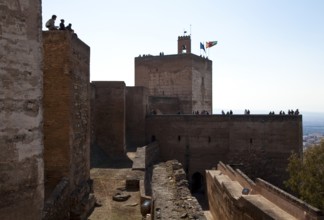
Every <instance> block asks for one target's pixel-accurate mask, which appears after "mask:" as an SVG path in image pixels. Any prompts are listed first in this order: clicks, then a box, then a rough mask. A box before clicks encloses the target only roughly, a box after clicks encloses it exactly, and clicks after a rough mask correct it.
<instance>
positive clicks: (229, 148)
mask: <svg viewBox="0 0 324 220" xmlns="http://www.w3.org/2000/svg"><path fill="white" fill-rule="evenodd" d="M146 122H147V123H146V140H147V142H150V141H151V140H152V139H155V140H157V141H158V142H159V144H160V149H161V156H162V159H163V160H169V159H177V160H179V162H181V163H182V164H183V167H184V169H185V171H186V172H187V174H188V175H189V178H190V177H191V176H192V174H193V173H195V172H200V173H201V174H204V170H205V169H211V168H212V167H213V166H214V165H215V163H217V162H218V161H225V162H226V163H229V164H233V165H236V166H237V167H239V168H240V169H242V170H243V171H244V172H246V173H247V174H248V175H249V176H251V178H254V177H261V178H263V179H266V180H268V181H269V182H271V183H273V184H275V185H279V186H282V181H283V180H284V179H286V177H287V173H286V171H285V169H286V166H287V158H288V157H289V155H290V153H291V151H296V152H301V149H302V117H301V116H288V115H286V116H279V115H274V116H268V115H232V116H227V115H224V116H223V115H151V116H148V117H147V120H146Z"/></svg>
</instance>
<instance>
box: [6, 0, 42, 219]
mask: <svg viewBox="0 0 324 220" xmlns="http://www.w3.org/2000/svg"><path fill="white" fill-rule="evenodd" d="M0 14H1V19H0V121H1V123H0V150H1V153H0V177H1V178H0V196H1V199H0V219H6V220H11V219H12V220H16V219H41V214H42V209H43V201H44V194H43V191H44V185H43V184H44V179H43V172H44V167H43V158H42V154H43V133H42V132H43V131H42V130H43V129H42V120H43V107H42V80H43V73H42V44H41V43H42V35H41V1H39V0H20V1H11V0H4V1H1V3H0Z"/></svg>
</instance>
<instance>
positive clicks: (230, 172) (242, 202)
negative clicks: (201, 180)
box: [206, 163, 324, 220]
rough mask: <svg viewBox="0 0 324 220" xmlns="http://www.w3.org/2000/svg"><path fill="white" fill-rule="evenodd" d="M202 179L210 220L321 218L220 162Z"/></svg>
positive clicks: (291, 198) (318, 212)
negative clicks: (212, 218) (212, 219)
mask: <svg viewBox="0 0 324 220" xmlns="http://www.w3.org/2000/svg"><path fill="white" fill-rule="evenodd" d="M206 180H207V196H208V203H209V209H210V212H211V213H212V216H213V217H214V219H225V220H226V219H229V220H230V219H242V220H243V219H248V220H250V219H313V220H315V219H324V215H323V213H322V212H321V211H320V210H318V209H316V208H314V207H312V206H310V205H308V204H307V203H305V202H303V201H301V200H299V199H297V198H296V197H294V196H292V195H290V194H288V193H286V192H284V191H283V190H281V189H279V188H277V187H275V186H273V185H271V184H270V183H268V182H266V181H264V180H262V179H257V180H256V181H255V182H253V181H252V180H251V179H249V178H248V177H247V176H246V175H245V174H244V173H242V172H241V171H240V170H238V169H237V170H234V169H233V168H232V167H230V166H228V165H224V164H223V163H219V164H218V166H217V170H207V171H206ZM243 189H244V190H245V192H244V193H243Z"/></svg>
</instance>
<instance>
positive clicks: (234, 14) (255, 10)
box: [42, 0, 324, 113]
mask: <svg viewBox="0 0 324 220" xmlns="http://www.w3.org/2000/svg"><path fill="white" fill-rule="evenodd" d="M42 4H43V27H44V24H45V22H46V21H47V20H48V19H49V18H50V17H51V15H52V14H56V15H57V16H58V19H57V21H56V25H58V24H59V20H60V19H62V18H63V19H65V22H66V23H72V28H73V29H74V30H75V32H76V33H77V34H78V36H79V38H80V39H81V40H82V41H84V42H85V43H86V44H88V45H89V46H90V47H91V81H101V80H107V81H125V83H126V85H127V86H133V85H134V57H136V56H138V55H139V54H152V55H158V54H159V53H160V52H164V54H165V55H167V54H176V53H177V38H178V36H179V35H182V34H183V31H184V30H186V31H187V32H188V33H189V32H190V25H191V39H192V52H193V53H195V54H198V55H199V54H200V49H199V43H200V42H205V41H213V40H217V41H218V45H216V46H214V47H212V48H211V49H210V51H209V58H210V59H211V60H212V61H213V108H214V109H224V110H229V109H235V110H236V109H239V112H234V113H243V111H244V109H250V110H251V113H253V111H255V112H256V111H258V110H263V111H264V112H268V111H270V110H274V111H279V110H285V111H287V109H296V108H299V110H300V111H301V112H303V111H312V112H324V98H323V95H324V1H323V0H302V1H301V0H244V1H242V0H231V1H227V0H226V1H225V0H201V1H197V0H186V1H185V0H160V1H157V0H137V1H134V0H128V1H125V0H115V1H112V0H91V1H89V0H68V1H66V0H64V1H63V0H55V1H53V0H43V1H42ZM214 113H219V112H214Z"/></svg>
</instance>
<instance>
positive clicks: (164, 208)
mask: <svg viewBox="0 0 324 220" xmlns="http://www.w3.org/2000/svg"><path fill="white" fill-rule="evenodd" d="M188 185H189V184H188V181H187V180H186V173H185V171H184V170H183V168H182V165H181V164H180V163H179V162H178V161H176V160H170V161H167V162H165V163H159V164H156V165H154V168H153V174H152V199H153V201H154V204H153V213H152V215H153V218H152V219H169V220H178V219H200V220H205V219H206V217H205V216H204V213H203V210H202V208H201V206H200V205H199V203H198V201H197V199H196V198H195V197H193V196H192V195H191V193H190V190H189V188H188Z"/></svg>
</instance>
